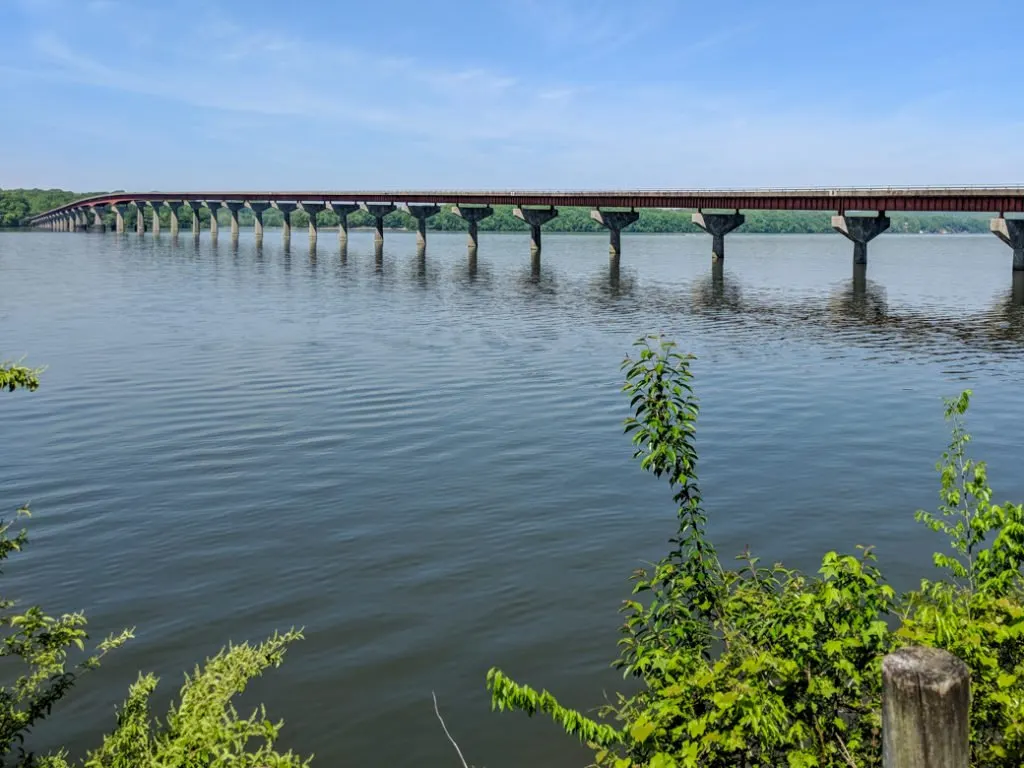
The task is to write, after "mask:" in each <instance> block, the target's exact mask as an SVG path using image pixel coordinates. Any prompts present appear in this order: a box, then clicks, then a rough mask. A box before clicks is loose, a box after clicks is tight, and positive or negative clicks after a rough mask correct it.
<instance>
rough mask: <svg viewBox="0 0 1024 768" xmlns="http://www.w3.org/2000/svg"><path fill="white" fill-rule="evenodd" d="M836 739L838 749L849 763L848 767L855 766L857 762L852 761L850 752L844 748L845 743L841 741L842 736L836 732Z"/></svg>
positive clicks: (853, 767)
mask: <svg viewBox="0 0 1024 768" xmlns="http://www.w3.org/2000/svg"><path fill="white" fill-rule="evenodd" d="M836 741H838V742H839V749H840V751H841V752H842V753H843V757H844V758H846V762H847V763H849V764H850V768H857V763H855V762H854V760H853V755H851V754H850V751H849V750H848V749H847V748H846V744H845V743H843V737H842V736H840V735H839V734H838V733H837V734H836Z"/></svg>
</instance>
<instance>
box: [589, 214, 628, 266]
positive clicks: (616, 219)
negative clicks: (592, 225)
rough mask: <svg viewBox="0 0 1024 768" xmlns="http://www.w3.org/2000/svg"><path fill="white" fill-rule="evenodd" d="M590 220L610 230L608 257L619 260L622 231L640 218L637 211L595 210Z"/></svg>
mask: <svg viewBox="0 0 1024 768" xmlns="http://www.w3.org/2000/svg"><path fill="white" fill-rule="evenodd" d="M590 218H592V219H593V220H594V221H596V222H597V223H598V224H600V225H601V226H603V227H605V228H607V230H608V255H609V256H610V257H611V258H612V259H617V258H619V256H620V255H621V254H622V230H623V229H625V228H626V227H628V226H629V225H630V224H632V223H633V222H634V221H636V220H637V219H639V218H640V214H639V213H637V212H636V209H633V208H631V209H630V210H628V211H603V210H601V209H600V208H595V209H594V210H592V211H591V212H590Z"/></svg>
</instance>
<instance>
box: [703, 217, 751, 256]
mask: <svg viewBox="0 0 1024 768" xmlns="http://www.w3.org/2000/svg"><path fill="white" fill-rule="evenodd" d="M691 221H693V223H694V224H696V225H697V226H698V227H700V228H701V229H703V230H704V231H705V232H707V233H708V234H709V235H711V237H712V240H711V260H712V261H718V260H720V259H724V258H725V236H726V235H727V234H729V233H730V232H732V231H733V230H734V229H736V227H739V226H741V225H742V224H743V222H744V221H745V219H744V217H743V214H742V213H740V212H739V211H736V213H704V212H703V211H697V213H695V214H693V216H692V217H691Z"/></svg>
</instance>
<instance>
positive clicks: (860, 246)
mask: <svg viewBox="0 0 1024 768" xmlns="http://www.w3.org/2000/svg"><path fill="white" fill-rule="evenodd" d="M888 228H889V217H888V216H886V215H885V211H879V212H878V215H877V216H847V215H845V214H840V215H839V216H833V217H832V229H834V230H835V231H836V232H838V233H839V234H841V235H843V236H844V237H845V238H846V239H848V240H851V241H852V242H853V263H854V264H867V263H868V243H870V242H871V241H872V240H874V239H875V238H876V237H878V236H879V235H880V234H882V233H883V232H885V230H887V229H888Z"/></svg>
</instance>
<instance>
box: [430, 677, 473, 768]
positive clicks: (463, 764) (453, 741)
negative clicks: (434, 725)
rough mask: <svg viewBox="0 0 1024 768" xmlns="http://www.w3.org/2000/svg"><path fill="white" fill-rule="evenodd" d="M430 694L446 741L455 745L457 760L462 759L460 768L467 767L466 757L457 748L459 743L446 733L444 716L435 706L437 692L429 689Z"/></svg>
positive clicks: (446, 727)
mask: <svg viewBox="0 0 1024 768" xmlns="http://www.w3.org/2000/svg"><path fill="white" fill-rule="evenodd" d="M430 695H431V696H433V697H434V714H435V715H437V719H438V720H440V721H441V727H442V728H444V735H445V736H447V737H448V741H450V742H451V743H452V746H453V747H455V751H456V752H458V753H459V760H461V761H462V768H469V766H468V765H467V764H466V758H464V757H463V756H462V750H461V749H459V745H458V744H456V743H455V739H453V738H452V735H451V734H450V733H448V726H447V725H445V724H444V718H443V717H441V712H440V710H438V708H437V694H436V693H434V692H433V691H431V692H430Z"/></svg>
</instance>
